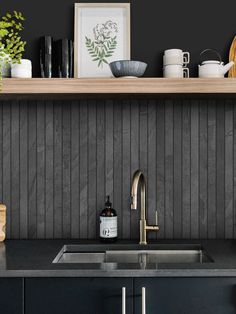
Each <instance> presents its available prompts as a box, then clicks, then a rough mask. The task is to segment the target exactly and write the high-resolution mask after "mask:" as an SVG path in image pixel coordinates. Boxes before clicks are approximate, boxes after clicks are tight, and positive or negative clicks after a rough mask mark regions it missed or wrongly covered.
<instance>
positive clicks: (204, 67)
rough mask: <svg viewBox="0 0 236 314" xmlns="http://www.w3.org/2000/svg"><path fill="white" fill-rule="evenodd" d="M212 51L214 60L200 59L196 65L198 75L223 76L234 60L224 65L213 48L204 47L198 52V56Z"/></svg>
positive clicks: (208, 76)
mask: <svg viewBox="0 0 236 314" xmlns="http://www.w3.org/2000/svg"><path fill="white" fill-rule="evenodd" d="M209 52H210V53H211V54H212V53H213V54H214V55H216V57H217V58H216V60H214V59H211V60H206V61H201V63H200V64H199V65H198V72H199V77H202V78H203V77H205V78H211V77H212V78H214V77H224V76H225V74H226V73H227V72H228V71H229V70H230V69H231V68H232V66H233V65H234V62H233V61H231V62H229V63H228V64H226V65H224V62H222V61H221V56H220V54H219V53H218V52H217V51H216V50H214V49H206V50H204V51H202V52H201V53H200V58H202V56H203V55H205V54H206V53H209Z"/></svg>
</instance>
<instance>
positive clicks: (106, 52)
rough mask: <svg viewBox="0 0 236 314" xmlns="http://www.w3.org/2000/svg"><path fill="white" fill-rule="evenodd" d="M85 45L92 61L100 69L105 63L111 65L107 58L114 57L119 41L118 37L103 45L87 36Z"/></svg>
mask: <svg viewBox="0 0 236 314" xmlns="http://www.w3.org/2000/svg"><path fill="white" fill-rule="evenodd" d="M85 45H86V47H87V51H88V53H89V54H90V56H91V58H92V61H93V62H97V63H98V67H102V66H103V64H104V63H105V64H109V62H108V61H107V58H110V57H112V56H113V54H114V53H115V50H116V48H117V41H116V37H114V38H110V39H109V40H107V41H104V42H103V43H101V42H98V41H96V40H95V41H92V40H91V39H90V38H88V37H87V36H85Z"/></svg>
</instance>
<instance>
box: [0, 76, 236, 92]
mask: <svg viewBox="0 0 236 314" xmlns="http://www.w3.org/2000/svg"><path fill="white" fill-rule="evenodd" d="M0 94H1V96H4V95H9V96H10V95H42V94H51V95H56V94H57V95H61V94H65V95H79V94H81V95H82V94H236V79H233V78H232V79H231V78H222V79H221V78H220V79H199V78H190V79H164V78H139V79H135V78H134V79H124V78H121V79H116V78H104V79H103V78H102V79H100V78H99V79H93V78H91V79H56V78H55V79H39V78H34V79H3V81H2V91H1V92H0Z"/></svg>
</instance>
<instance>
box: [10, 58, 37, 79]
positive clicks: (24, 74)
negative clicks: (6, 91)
mask: <svg viewBox="0 0 236 314" xmlns="http://www.w3.org/2000/svg"><path fill="white" fill-rule="evenodd" d="M11 76H12V77H13V78H31V77H32V63H31V61H30V60H27V59H22V60H21V62H20V63H14V64H12V65H11Z"/></svg>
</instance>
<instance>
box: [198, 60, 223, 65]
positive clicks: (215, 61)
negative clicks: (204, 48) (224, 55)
mask: <svg viewBox="0 0 236 314" xmlns="http://www.w3.org/2000/svg"><path fill="white" fill-rule="evenodd" d="M204 64H223V62H220V61H218V60H206V61H203V62H202V65H204Z"/></svg>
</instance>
